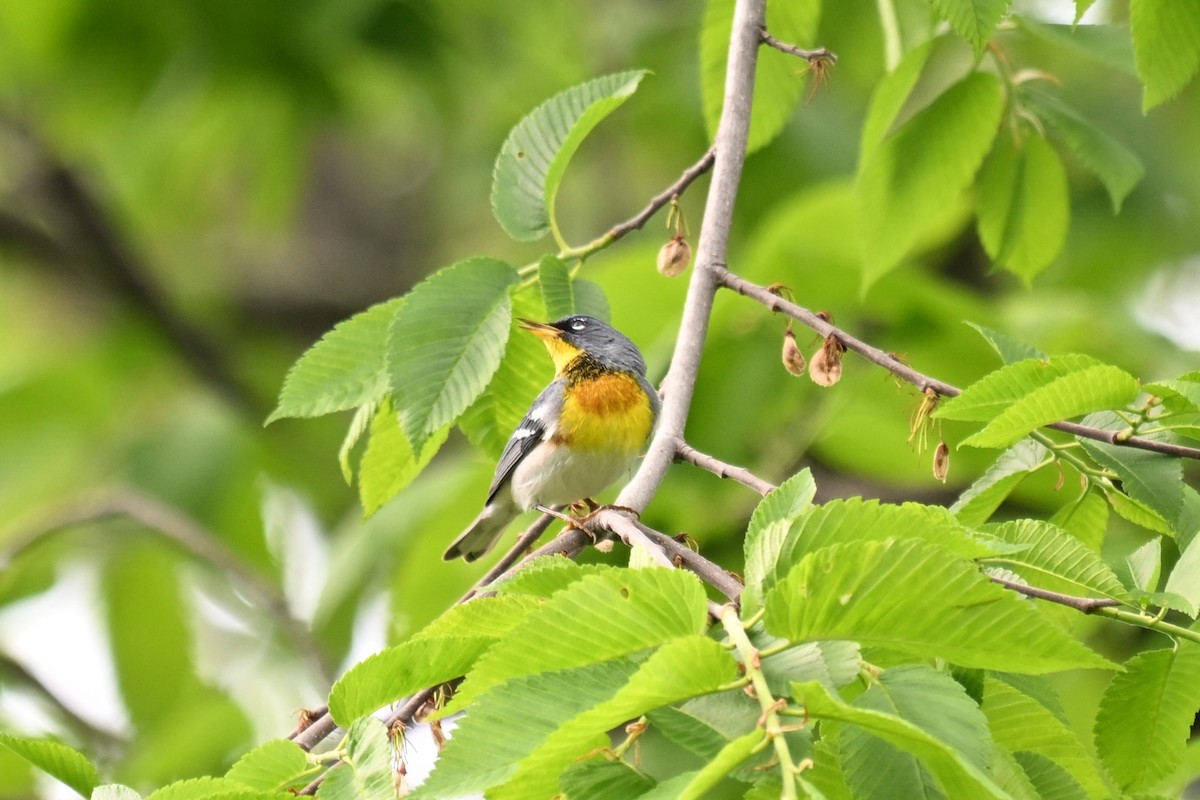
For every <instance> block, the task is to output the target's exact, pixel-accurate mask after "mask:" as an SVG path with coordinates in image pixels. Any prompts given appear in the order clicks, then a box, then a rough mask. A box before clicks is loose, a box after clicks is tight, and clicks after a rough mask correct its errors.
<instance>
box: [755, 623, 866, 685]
mask: <svg viewBox="0 0 1200 800" xmlns="http://www.w3.org/2000/svg"><path fill="white" fill-rule="evenodd" d="M751 641H752V642H753V643H754V646H755V647H756V648H758V649H759V650H766V649H767V648H769V647H770V648H773V647H775V646H777V645H781V644H783V643H784V641H785V640H783V639H779V638H777V637H774V636H771V635H770V634H768V633H767V632H766V631H765V630H763V629H762V626H761V625H757V626H755V627H754V628H753V629H752V631H751ZM862 662H863V659H862V653H861V652H860V649H859V646H858V643H857V642H808V643H807V644H802V645H799V646H797V647H789V648H787V649H786V650H784V651H783V652H780V653H775V654H774V655H770V656H764V657H763V659H762V671H763V677H765V678H766V679H767V686H769V687H770V689H771V692H772V693H774V694H777V695H784V694H787V691H788V687H789V686H790V685H791V684H792V682H793V681H796V682H807V681H819V682H820V683H821V684H822V685H824V686H826V687H828V688H829V689H830V690H831V691H833V690H836V689H840V688H841V687H843V686H845V685H847V684H849V683H852V682H853V681H854V680H856V679H857V678H858V676H859V673H860V671H861V670H862Z"/></svg>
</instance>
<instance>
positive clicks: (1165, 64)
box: [1129, 0, 1200, 111]
mask: <svg viewBox="0 0 1200 800" xmlns="http://www.w3.org/2000/svg"><path fill="white" fill-rule="evenodd" d="M1129 27H1130V28H1131V29H1132V31H1133V55H1134V59H1135V60H1136V61H1137V71H1138V77H1140V78H1141V79H1142V83H1144V84H1146V91H1145V94H1144V95H1143V96H1142V111H1149V110H1150V109H1152V108H1154V107H1155V106H1157V105H1160V104H1161V103H1164V102H1166V101H1167V100H1170V99H1171V98H1172V97H1174V96H1175V95H1177V94H1179V92H1180V91H1182V90H1183V87H1185V86H1187V85H1188V84H1189V83H1190V82H1191V80H1192V78H1194V77H1195V76H1196V72H1197V71H1200V6H1197V5H1196V4H1195V3H1180V2H1177V0H1130V3H1129Z"/></svg>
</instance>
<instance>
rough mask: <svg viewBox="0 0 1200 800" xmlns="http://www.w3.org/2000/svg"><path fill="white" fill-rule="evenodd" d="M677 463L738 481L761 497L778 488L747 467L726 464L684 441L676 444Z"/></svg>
mask: <svg viewBox="0 0 1200 800" xmlns="http://www.w3.org/2000/svg"><path fill="white" fill-rule="evenodd" d="M675 461H676V462H677V463H678V462H684V463H687V464H691V465H692V466H695V467H699V468H700V469H703V470H707V471H708V472H711V473H712V474H713V475H716V476H717V477H718V478H728V479H730V480H733V481H737V482H738V483H740V484H742V485H743V486H748V487H750V488H751V489H753V490H754V491H756V492H758V493H759V494H761V495H766V494H769V493H771V492H773V491H775V489H776V488H777V487H776V486H775V484H773V483H771V482H770V481H764V480H763V479H762V478H760V477H758V476H757V475H755V474H754V473H753V472H751V471H750V470H748V469H746V468H745V467H737V466H734V465H733V464H726V463H725V462H724V461H721V460H719V459H717V458H714V457H713V456H710V455H708V454H707V453H701V452H700V451H699V450H697V449H696V448H694V447H692V446H691V445H690V444H688V443H687V442H685V441H683V440H682V439H680V440H679V441H678V442H676V443H675Z"/></svg>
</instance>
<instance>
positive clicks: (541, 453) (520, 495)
mask: <svg viewBox="0 0 1200 800" xmlns="http://www.w3.org/2000/svg"><path fill="white" fill-rule="evenodd" d="M632 461H633V458H632V457H631V456H630V455H628V454H627V453H620V452H618V453H612V452H603V451H594V450H582V451H581V450H578V449H576V450H572V448H570V447H565V446H560V445H551V444H550V443H549V442H546V443H543V444H542V446H540V447H538V448H537V449H536V450H534V451H533V452H532V453H530V454H529V456H527V457H526V458H525V460H524V461H522V462H521V463H520V464H518V465H517V468H516V469H515V470H513V475H512V483H511V489H512V495H513V499H514V500H515V501H516V503H517V505H518V506H519V507H521V508H522V509H525V510H528V509H530V508H533V507H534V506H537V505H542V506H553V505H566V504H568V503H574V502H576V501H578V500H582V499H583V498H585V497H591V496H592V495H594V494H599V493H600V492H602V491H604V490H605V489H607V488H608V487H609V486H610V485H611V484H612V483H614V482H615V481H616V480H617V479H618V478H620V477H621V475H622V474H624V473H625V472H626V471H627V470H628V469H629V466H630V464H631V463H632Z"/></svg>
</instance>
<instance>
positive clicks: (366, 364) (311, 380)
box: [266, 297, 406, 425]
mask: <svg viewBox="0 0 1200 800" xmlns="http://www.w3.org/2000/svg"><path fill="white" fill-rule="evenodd" d="M405 302H406V298H403V297H396V298H393V299H392V300H388V301H387V302H386V303H380V304H378V305H374V306H371V307H370V308H368V309H367V310H366V311H363V312H361V313H358V314H355V315H354V316H353V317H351V318H350V319H348V320H346V321H345V322H340V323H338V324H337V325H335V326H334V328H333V330H331V331H330V332H329V333H327V334H325V335H324V336H322V337H321V340H320V341H318V342H317V343H316V344H314V345H313V346H312V347H310V348H309V349H308V350H307V351H306V352H305V353H304V355H302V356H300V359H299V360H298V361H297V362H296V363H295V364H293V365H292V368H291V369H289V370H288V374H287V377H285V378H284V379H283V388H282V389H281V390H280V392H279V404H278V405H277V406H276V407H275V410H274V411H272V412H271V416H269V417H267V422H266V424H267V425H270V424H271V423H272V422H274V421H275V420H277V419H283V418H284V417H318V416H321V415H322V414H330V413H332V412H334V411H344V410H346V409H348V408H354V407H355V406H360V405H363V404H366V403H372V402H375V401H378V400H379V399H380V398H382V397H383V396H384V395H385V394H386V393H387V388H388V379H387V368H386V357H387V355H386V354H387V340H388V328H389V327H390V326H391V324H392V320H393V319H394V318H395V317H396V314H397V313H398V312H399V310H400V309H401V308H402V307H403V306H404V304H405Z"/></svg>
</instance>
